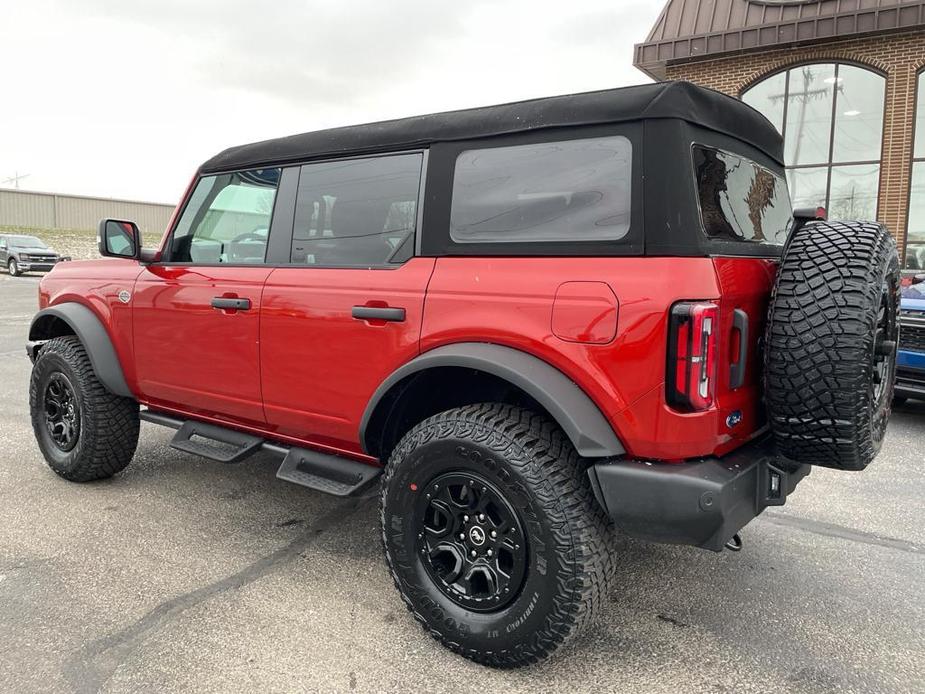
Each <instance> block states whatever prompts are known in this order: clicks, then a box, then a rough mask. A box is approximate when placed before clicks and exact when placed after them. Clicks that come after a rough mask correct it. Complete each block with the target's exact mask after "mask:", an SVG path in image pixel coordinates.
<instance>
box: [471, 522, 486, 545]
mask: <svg viewBox="0 0 925 694" xmlns="http://www.w3.org/2000/svg"><path fill="white" fill-rule="evenodd" d="M469 541H470V542H472V544H474V545H475V546H476V547H481V546H482V545H484V544H485V531H484V530H482V528H480V527H479V526H477V525H473V526H472V527H471V528H470V529H469Z"/></svg>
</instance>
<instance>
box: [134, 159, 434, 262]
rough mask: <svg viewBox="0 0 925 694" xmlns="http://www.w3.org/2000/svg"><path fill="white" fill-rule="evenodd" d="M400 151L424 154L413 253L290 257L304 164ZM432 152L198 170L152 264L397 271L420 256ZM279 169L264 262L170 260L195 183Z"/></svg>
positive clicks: (196, 184)
mask: <svg viewBox="0 0 925 694" xmlns="http://www.w3.org/2000/svg"><path fill="white" fill-rule="evenodd" d="M401 154H420V155H421V175H420V181H419V184H418V199H417V210H416V214H415V225H414V241H413V248H412V253H411V255H410V256H409V257H408V258H407V259H406V260H405V261H403V262H401V263H389V264H386V265H307V264H305V263H293V262H291V260H290V257H291V250H292V238H293V236H294V234H295V211H296V202H297V199H298V194H299V178H300V175H301V171H302V167H303V166H307V165H309V164H321V163H325V162H337V161H349V160H353V159H372V158H375V157H392V156H397V155H401ZM428 158H429V151H428V148H426V147H420V148H415V149H402V150H395V151H388V152H373V153H369V154H353V155H349V156H341V157H337V156H334V157H330V156H329V157H321V158H318V159H305V160H299V161H296V162H287V163H286V164H275V163H272V162H270V163H267V164H258V165H254V166H248V167H247V168H243V169H229V170H227V171H225V170H222V171H215V172H210V173H206V174H203V173H198V174H197V175H196V176H195V178H194V180H193V181H192V183H191V184H190V187H189V190H188V193H187V195H186V197H185V198H184V200H183V204H182V207H181V209H180V210H179V211H178V212H177V214H176V215H175V217H174V221H173V224H172V225H171V227H170V229H169V231H168V233H167V235H166V239H165V241H164V243H163V244H162V245H161V254H162V256H163V257H162V259H161V260H158V261H157V262H155V263H151V264H152V265H179V266H184V267H188V266H195V267H270V268H304V269H307V270H311V269H318V270H321V269H336V270H395V269H398V268H400V267H401V266H402V265H404V264H405V263H407V262H408V261H409V260H411V259H412V258H415V257H417V256H419V255H421V252H420V250H421V238H422V236H423V234H422V228H423V218H424V207H425V201H424V197H425V196H424V191H425V190H426V188H425V182H426V180H427V163H428ZM261 168H263V169H271V168H278V169H280V174H279V183H278V184H277V187H276V197H275V198H274V200H273V210H272V211H271V213H270V227H269V232H268V234H267V250H266V254H265V255H264V260H263V262H262V263H201V262H195V261H181V260H171V259H170V258H169V251H170V249H171V248H172V242H173V236H174V233H176V229H177V227H178V226H179V224H180V220H181V219H182V217H183V214H184V213H185V212H186V208H187V206H188V205H189V203H190V199H191V198H192V196H193V192H194V191H195V190H196V186H198V185H199V182H200V181H201V180H202V179H203V178H208V177H210V176H216V175H223V174H232V173H238V172H241V171H253V170H254V169H261Z"/></svg>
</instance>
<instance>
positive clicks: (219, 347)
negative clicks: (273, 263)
mask: <svg viewBox="0 0 925 694" xmlns="http://www.w3.org/2000/svg"><path fill="white" fill-rule="evenodd" d="M271 270H272V268H268V267H253V268H251V267H240V266H237V267H221V266H208V267H207V266H195V267H191V266H181V265H175V266H161V265H150V266H148V267H147V268H145V270H144V271H142V273H141V274H140V275H139V276H138V280H137V281H136V283H135V296H134V297H133V299H132V304H133V307H134V342H135V361H136V364H137V369H138V384H139V389H140V390H141V393H142V395H143V397H144V398H145V400H146V401H148V402H150V403H151V404H152V405H160V406H163V407H169V408H173V409H179V410H182V411H185V412H190V413H194V414H200V415H204V416H209V417H218V418H220V419H227V420H229V421H232V422H237V423H242V424H251V425H254V424H257V425H263V424H264V423H265V418H264V415H263V404H262V397H261V392H260V353H259V347H260V343H259V326H260V310H261V307H260V297H261V292H262V290H263V283H264V281H265V280H266V278H267V276H268V275H269V274H270V272H271ZM216 297H223V298H240V299H247V300H249V301H250V308H249V309H247V310H235V309H217V308H213V307H212V299H213V298H216Z"/></svg>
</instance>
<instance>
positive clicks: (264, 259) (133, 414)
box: [28, 82, 900, 667]
mask: <svg viewBox="0 0 925 694" xmlns="http://www.w3.org/2000/svg"><path fill="white" fill-rule="evenodd" d="M99 246H100V252H101V254H102V255H103V256H106V257H107V258H106V259H104V260H96V261H82V262H73V263H65V264H63V265H60V266H58V267H56V268H55V269H54V270H53V271H52V272H51V273H49V274H48V275H47V276H46V277H45V278H44V279H43V280H42V283H41V285H40V290H39V309H40V310H39V312H38V314H37V315H36V316H35V319H34V320H33V322H32V325H31V328H30V330H29V343H28V352H29V354H30V356H31V357H32V359H33V360H34V367H33V372H32V381H31V386H30V403H31V408H32V423H33V427H34V429H35V435H36V438H37V440H38V445H39V447H40V449H41V451H42V453H43V454H44V456H45V459H46V460H47V461H48V464H49V465H50V466H51V468H52V469H53V470H54V471H55V472H56V473H57V474H59V475H60V476H61V477H64V478H65V479H68V480H73V481H76V482H86V481H89V480H96V479H100V478H104V477H108V476H110V475H114V474H116V473H118V472H119V471H120V470H122V469H123V468H125V467H126V466H127V465H128V464H129V462H130V461H131V459H132V456H133V455H134V453H135V447H136V443H137V441H138V431H139V422H140V421H146V422H151V423H154V424H159V425H163V426H166V427H170V428H173V429H175V430H176V434H175V435H174V438H173V441H172V445H173V446H174V447H175V448H178V449H180V450H182V451H186V452H189V453H194V454H197V455H201V456H205V457H206V458H211V459H213V460H216V461H220V462H223V463H236V462H239V461H241V460H243V459H245V458H247V457H248V456H250V455H251V454H253V453H255V452H257V451H264V452H266V453H270V454H272V455H273V456H277V457H278V458H279V459H280V460H281V463H280V467H279V471H278V472H277V475H278V476H279V477H280V478H282V479H284V480H288V481H290V482H295V483H297V484H301V485H304V486H306V487H309V488H311V489H315V490H319V491H323V492H328V493H331V494H337V495H343V496H347V495H356V494H364V493H368V492H369V490H370V487H371V485H373V484H378V485H379V487H378V488H379V489H380V490H381V491H380V509H381V523H382V541H383V546H384V549H385V556H386V560H387V562H388V565H389V569H390V570H391V572H392V576H393V577H394V580H395V585H396V586H397V588H398V590H399V592H400V594H401V596H402V598H403V599H404V601H405V602H406V604H407V606H408V608H409V610H410V611H411V613H412V614H413V615H414V617H415V618H416V619H417V620H418V621H419V622H421V624H422V625H424V627H425V629H426V630H427V632H428V633H430V634H431V635H433V636H434V637H435V638H436V639H438V640H439V641H440V642H441V643H443V644H444V645H445V646H447V647H448V648H450V649H452V650H454V651H456V652H458V653H460V654H462V655H464V656H466V657H468V658H471V659H473V660H475V661H477V662H480V663H485V664H488V665H493V666H499V667H511V666H518V665H524V664H528V663H533V662H536V661H537V660H540V659H542V658H544V657H546V656H548V655H549V654H551V653H552V652H554V651H555V650H557V649H558V648H559V647H560V646H562V644H564V643H566V642H568V641H570V640H571V639H572V638H573V637H575V635H577V634H579V633H580V632H581V631H582V630H583V629H584V628H585V627H586V626H587V625H588V624H590V623H591V620H592V616H593V615H594V613H595V612H596V611H597V610H598V609H599V608H600V607H601V605H602V604H603V603H604V602H605V601H606V600H607V597H608V595H609V591H610V590H611V589H614V590H617V591H619V589H620V587H619V586H610V583H609V582H610V579H611V576H612V575H613V573H614V566H615V563H616V562H618V561H620V556H619V553H618V552H617V549H616V547H617V546H618V545H617V544H616V541H615V538H616V537H617V535H616V533H617V532H622V533H625V534H627V535H630V536H633V537H638V538H643V539H645V540H651V541H656V542H670V543H677V544H683V545H691V546H695V547H701V548H704V549H708V550H714V551H721V550H722V549H723V548H724V547H729V548H731V549H738V548H739V547H741V540H740V538H739V535H738V533H739V531H740V530H741V528H742V527H743V526H745V525H746V524H747V523H748V522H749V521H750V520H751V519H752V518H754V517H755V516H756V515H758V514H759V513H761V512H762V511H763V510H764V509H765V508H766V507H768V506H773V505H779V504H783V503H784V502H785V500H786V499H787V497H788V495H790V494H791V493H793V491H794V489H795V487H796V486H797V484H798V483H799V482H800V480H802V479H803V478H804V477H805V476H806V475H807V474H808V473H809V471H810V469H811V466H814V465H822V466H827V467H830V468H835V469H838V470H863V469H864V468H865V467H866V466H867V465H868V464H869V463H870V462H871V461H872V460H873V459H874V457H875V456H876V454H877V452H878V450H879V449H880V446H881V443H882V441H883V436H884V432H885V429H886V426H887V419H888V417H889V414H890V404H891V402H892V399H893V384H894V378H895V365H896V351H897V334H898V330H897V311H898V305H899V289H900V274H899V263H898V259H897V253H896V246H895V244H894V242H893V239H892V238H891V236H890V234H889V233H888V232H887V230H886V229H885V228H884V227H883V226H881V225H880V224H877V223H875V222H827V221H825V215H824V213H823V211H822V210H816V209H813V210H798V211H796V212H794V211H793V210H792V209H791V204H790V200H789V196H788V192H787V183H786V179H785V177H784V160H783V152H782V142H781V137H780V135H779V134H778V133H777V131H776V130H775V128H774V126H773V125H771V123H769V122H768V121H767V120H766V119H765V118H764V117H763V116H762V115H761V114H759V113H758V112H757V111H754V110H753V109H751V108H750V107H749V106H747V105H746V104H744V103H742V102H740V101H738V100H736V99H733V98H730V97H727V96H724V95H722V94H719V93H717V92H713V91H710V90H706V89H702V88H698V87H695V86H693V85H691V84H688V83H684V82H666V83H660V84H649V85H644V86H639V87H629V88H624V89H614V90H607V91H600V92H592V93H586V94H576V95H570V96H557V97H552V98H545V99H536V100H533V101H525V102H520V103H512V104H505V105H501V106H492V107H487V108H477V109H472V110H467V111H457V112H452V113H439V114H433V115H427V116H420V117H415V118H405V119H401V120H395V121H389V122H384V123H376V124H373V125H363V126H352V127H346V128H338V129H335V130H325V131H321V132H312V133H307V134H303V135H294V136H292V137H285V138H281V139H277V140H270V141H267V142H258V143H255V144H248V145H242V146H239V147H233V148H231V149H228V150H226V151H224V152H222V153H220V154H218V155H217V156H215V157H213V158H212V159H210V160H209V161H207V162H205V163H204V164H203V165H202V167H201V168H200V169H199V171H197V173H196V175H195V177H194V178H193V181H192V183H191V184H190V187H189V190H188V191H187V193H186V195H185V197H184V199H183V201H182V203H181V204H180V205H179V207H178V208H177V211H176V213H175V215H174V218H173V220H172V221H171V223H170V225H169V228H168V229H167V231H166V233H165V234H164V236H163V238H162V239H161V240H160V242H159V244H158V246H157V248H156V249H144V248H142V245H141V239H140V237H139V232H138V228H137V226H136V225H134V224H133V223H131V222H130V221H125V220H103V221H102V222H101V224H100V233H99ZM822 491H823V490H817V492H819V493H821V492H822ZM203 551H208V548H204V549H203ZM756 599H760V597H758V596H756Z"/></svg>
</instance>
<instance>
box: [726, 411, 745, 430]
mask: <svg viewBox="0 0 925 694" xmlns="http://www.w3.org/2000/svg"><path fill="white" fill-rule="evenodd" d="M741 421H742V410H735V411H733V412H730V413H729V416H728V417H726V426H727V427H729V428H730V429H732V428H733V427H735V426H737V425H738V424H739V422H741Z"/></svg>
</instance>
